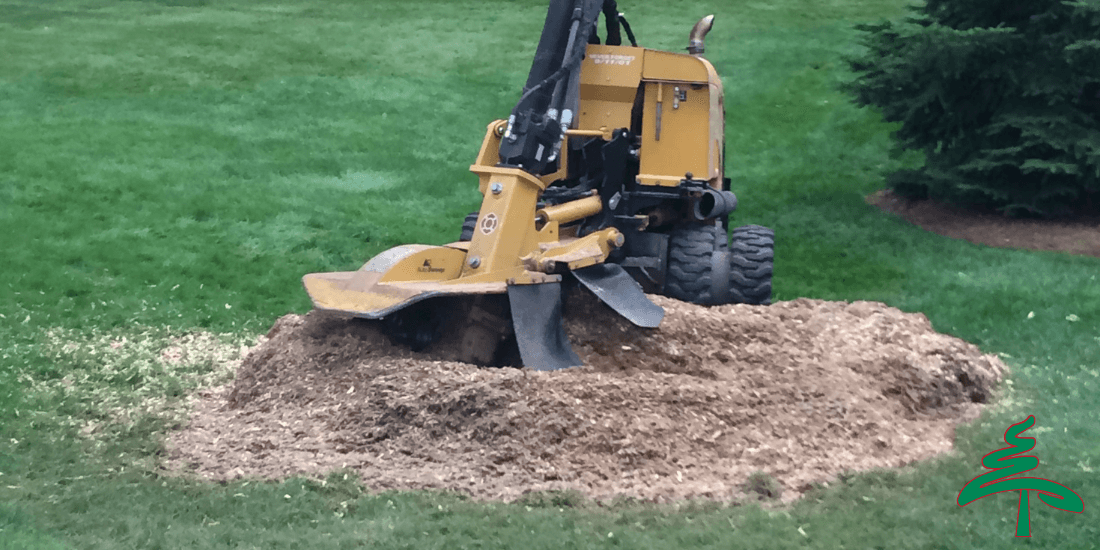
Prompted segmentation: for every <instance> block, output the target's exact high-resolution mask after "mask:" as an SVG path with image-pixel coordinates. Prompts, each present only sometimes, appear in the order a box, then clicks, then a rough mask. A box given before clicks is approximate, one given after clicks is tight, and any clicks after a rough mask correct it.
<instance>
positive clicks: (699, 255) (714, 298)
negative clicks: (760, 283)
mask: <svg viewBox="0 0 1100 550" xmlns="http://www.w3.org/2000/svg"><path fill="white" fill-rule="evenodd" d="M730 263H731V262H730V250H729V245H728V244H727V242H726V232H725V231H724V230H723V229H722V228H721V227H718V226H713V225H697V224H692V225H683V226H679V227H676V228H674V229H673V230H672V233H671V234H670V235H669V239H668V272H667V275H666V278H665V289H664V294H665V295H666V296H669V297H672V298H676V299H677V300H683V301H685V302H692V303H695V304H702V305H718V304H726V303H729V301H730V298H731V297H730V293H729V279H730V272H729V270H730Z"/></svg>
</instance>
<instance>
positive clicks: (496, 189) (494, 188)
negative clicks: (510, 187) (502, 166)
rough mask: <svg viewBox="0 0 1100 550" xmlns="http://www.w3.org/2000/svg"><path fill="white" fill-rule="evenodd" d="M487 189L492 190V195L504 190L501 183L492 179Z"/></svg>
mask: <svg viewBox="0 0 1100 550" xmlns="http://www.w3.org/2000/svg"><path fill="white" fill-rule="evenodd" d="M489 190H490V191H492V192H493V194H494V195H499V194H500V193H501V191H504V186H503V185H501V184H500V182H499V181H494V182H493V184H492V185H490V186H489Z"/></svg>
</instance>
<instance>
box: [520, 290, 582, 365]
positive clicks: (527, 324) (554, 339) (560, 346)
mask: <svg viewBox="0 0 1100 550" xmlns="http://www.w3.org/2000/svg"><path fill="white" fill-rule="evenodd" d="M508 302H509V303H510V305H511V309H512V324H513V325H514V326H515V332H516V342H517V343H518V344H519V354H520V356H521V357H522V358H523V364H524V366H527V367H530V368H532V369H534V370H558V369H565V368H569V367H579V366H581V365H583V364H584V363H583V362H582V361H581V358H580V357H578V356H577V354H576V353H574V352H573V347H572V346H571V345H569V340H568V339H567V338H566V337H565V325H564V324H563V323H562V317H561V284H560V283H556V282H555V283H542V284H535V285H509V286H508Z"/></svg>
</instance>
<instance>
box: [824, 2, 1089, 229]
mask: <svg viewBox="0 0 1100 550" xmlns="http://www.w3.org/2000/svg"><path fill="white" fill-rule="evenodd" d="M910 9H911V10H912V12H913V15H912V16H910V17H907V18H905V19H904V20H903V21H901V22H897V23H895V22H890V21H884V22H881V23H878V24H871V25H858V26H857V27H856V28H857V29H859V30H861V31H864V32H865V33H867V34H866V35H865V36H864V44H865V45H866V46H867V47H868V48H869V51H868V52H867V53H866V55H864V56H862V57H859V58H853V59H849V63H850V65H851V67H852V69H853V70H854V71H855V72H856V74H857V78H856V79H855V80H853V81H852V82H849V83H847V84H845V85H844V86H843V89H844V90H845V91H847V92H849V93H851V94H853V95H854V97H855V102H856V104H858V105H860V106H868V105H873V106H876V107H878V108H879V109H881V110H882V114H883V117H884V118H885V119H886V120H887V121H890V122H900V123H901V127H900V129H899V130H897V131H896V132H895V133H894V138H895V140H896V141H897V142H898V145H899V146H900V147H902V148H905V149H912V150H919V151H923V152H924V153H925V158H926V162H925V165H924V166H923V167H922V168H920V169H917V170H902V171H899V172H895V173H893V174H891V175H889V176H888V179H887V181H888V184H889V185H890V187H892V188H893V189H894V190H895V191H897V192H898V193H900V194H903V195H906V196H911V197H921V198H923V197H932V198H937V199H944V200H948V201H950V202H954V203H957V204H968V205H975V206H982V207H993V208H997V209H999V210H1001V211H1003V212H1004V213H1005V214H1006V215H1020V214H1032V215H1060V214H1067V213H1070V212H1072V211H1084V210H1093V211H1094V210H1096V209H1098V208H1100V0H1081V1H1068V2H1063V1H1058V0H927V3H926V4H925V5H923V6H919V7H911V8H910Z"/></svg>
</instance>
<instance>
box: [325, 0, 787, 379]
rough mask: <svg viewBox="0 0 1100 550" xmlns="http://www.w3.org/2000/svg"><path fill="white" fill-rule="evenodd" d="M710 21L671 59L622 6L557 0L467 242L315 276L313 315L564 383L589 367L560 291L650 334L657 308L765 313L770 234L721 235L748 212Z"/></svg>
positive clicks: (417, 248) (492, 137)
mask: <svg viewBox="0 0 1100 550" xmlns="http://www.w3.org/2000/svg"><path fill="white" fill-rule="evenodd" d="M601 12H602V13H603V16H604V17H603V19H604V23H605V30H606V33H605V37H604V40H603V43H602V44H601V41H600V38H599V35H598V29H597V19H598V18H599V15H600V13H601ZM713 21H714V16H713V15H709V16H707V17H704V18H703V19H702V20H700V21H699V22H698V23H697V24H696V25H695V26H694V28H692V29H691V33H690V37H689V45H688V47H687V52H688V53H686V54H685V53H671V52H665V51H659V50H652V49H648V48H643V47H639V46H638V44H637V41H636V40H635V37H634V34H633V32H632V31H631V28H630V25H629V24H628V23H627V21H626V19H625V18H624V17H623V15H622V14H620V13H619V12H618V9H617V6H616V2H615V0H551V3H550V7H549V9H548V10H547V15H546V23H545V25H544V27H543V30H542V35H541V37H540V39H539V43H538V48H537V50H536V51H535V55H534V62H533V64H532V66H531V70H530V73H529V75H528V77H527V83H526V85H525V86H524V88H523V92H522V94H521V95H520V98H519V101H518V102H517V103H516V106H515V108H514V109H512V113H511V115H510V116H509V117H508V119H507V120H496V121H493V122H492V123H490V124H489V126H488V130H487V131H486V133H485V138H484V140H483V141H482V144H481V150H480V151H479V152H478V155H477V159H476V161H475V162H474V164H473V165H472V166H471V167H470V171H471V172H473V173H474V174H477V177H478V185H479V189H480V191H481V193H482V196H483V199H482V202H481V208H480V210H478V211H477V212H474V213H471V214H470V215H469V216H468V217H467V219H466V222H465V223H464V224H463V227H462V234H461V236H460V239H459V241H457V242H453V243H450V244H447V245H444V246H426V245H405V246H398V247H395V248H391V249H389V250H386V251H385V252H382V253H380V254H378V255H377V256H375V257H374V258H372V259H370V260H369V261H368V262H367V263H366V264H365V265H363V266H362V267H361V268H360V269H359V270H358V271H350V272H339V273H312V274H309V275H306V276H305V277H304V279H303V283H304V285H305V288H306V290H307V292H308V293H309V296H310V298H311V299H312V301H313V305H314V307H315V308H317V309H318V310H326V311H335V312H340V313H343V314H346V315H351V316H354V317H360V318H366V319H381V320H382V321H383V324H384V326H385V327H387V328H388V333H389V334H390V336H391V337H393V338H395V339H397V340H400V341H402V342H403V343H404V344H406V345H409V346H411V347H412V348H413V349H414V350H420V349H424V348H426V347H427V346H429V345H432V344H433V343H434V342H436V341H437V340H439V339H441V338H444V339H446V340H447V341H448V342H450V344H448V345H451V346H456V347H457V355H458V358H459V359H460V360H463V361H467V362H472V363H477V364H484V365H492V364H501V362H502V361H504V359H502V357H503V356H504V355H507V354H509V353H510V354H511V356H512V357H513V359H512V361H513V363H514V361H515V358H516V355H517V353H516V352H517V351H518V358H519V359H521V361H522V364H523V365H524V366H527V367H530V368H533V369H537V370H554V369H560V368H565V367H570V366H577V365H580V364H581V361H580V359H579V358H578V357H577V355H576V354H575V353H574V352H573V350H572V347H571V346H570V344H569V342H568V340H567V338H566V336H565V331H564V327H563V321H562V284H563V277H565V278H567V279H566V280H565V281H564V282H565V283H566V284H575V283H574V282H573V281H569V280H568V278H573V279H575V280H576V281H578V282H579V283H580V284H581V285H583V286H584V287H587V288H588V289H589V290H591V292H592V293H593V294H595V296H597V297H598V298H599V299H600V300H602V301H603V302H604V303H606V304H607V305H608V306H610V307H611V308H612V309H614V310H615V311H616V312H618V313H619V314H621V315H622V316H623V317H625V318H626V319H628V320H629V321H631V322H632V323H634V324H636V325H638V326H641V327H649V328H653V327H656V326H658V325H659V324H660V322H661V320H662V318H663V317H664V310H663V309H662V308H661V307H659V306H657V305H656V304H654V303H653V302H652V301H650V300H649V299H648V298H647V297H646V293H647V292H648V293H656V294H664V295H666V296H670V297H673V298H677V299H680V300H683V301H688V302H693V303H697V304H704V305H717V304H725V303H748V304H767V303H769V301H770V299H771V277H772V256H773V234H772V231H771V230H770V229H767V228H765V227H761V226H755V225H749V226H744V227H739V228H735V229H733V231H728V229H727V227H728V219H729V215H730V213H731V212H733V210H734V209H735V208H736V206H737V199H736V198H735V196H734V194H733V193H732V192H731V191H730V180H729V179H728V178H726V177H725V175H724V164H723V162H724V144H725V139H724V133H725V113H724V109H723V101H722V81H721V80H720V79H719V77H718V74H717V73H716V72H715V70H714V67H713V66H712V65H711V64H710V62H708V61H707V60H706V59H705V58H704V57H703V50H704V43H703V40H704V37H705V36H706V34H707V32H708V31H709V30H710V28H711V25H712V24H713ZM621 31H625V33H626V35H627V38H628V39H629V41H630V44H631V45H630V46H624V45H622V43H621V42H622V40H621ZM727 234H729V240H727ZM509 349H510V350H511V351H510V352H509V351H508V350H509Z"/></svg>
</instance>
